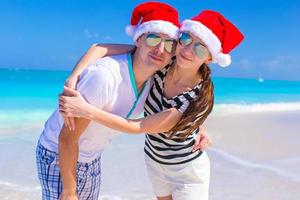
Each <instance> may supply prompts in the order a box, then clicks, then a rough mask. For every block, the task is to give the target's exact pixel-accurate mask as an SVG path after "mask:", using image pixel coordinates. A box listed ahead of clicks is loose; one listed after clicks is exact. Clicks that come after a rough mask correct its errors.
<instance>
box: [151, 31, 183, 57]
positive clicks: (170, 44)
mask: <svg viewBox="0 0 300 200" xmlns="http://www.w3.org/2000/svg"><path fill="white" fill-rule="evenodd" d="M145 41H146V44H147V45H148V46H150V47H156V46H157V45H159V44H160V43H161V42H164V47H165V50H166V51H167V52H168V53H174V51H175V48H176V44H177V43H176V41H175V40H173V39H163V38H161V37H160V36H159V35H157V34H155V33H148V34H146V35H145Z"/></svg>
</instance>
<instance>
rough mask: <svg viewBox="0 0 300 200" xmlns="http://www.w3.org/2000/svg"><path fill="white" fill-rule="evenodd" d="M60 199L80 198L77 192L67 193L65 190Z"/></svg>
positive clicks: (75, 199)
mask: <svg viewBox="0 0 300 200" xmlns="http://www.w3.org/2000/svg"><path fill="white" fill-rule="evenodd" d="M59 200H79V198H78V196H77V195H76V194H67V193H65V192H62V193H61V195H60V197H59Z"/></svg>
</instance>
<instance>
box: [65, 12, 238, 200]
mask: <svg viewBox="0 0 300 200" xmlns="http://www.w3.org/2000/svg"><path fill="white" fill-rule="evenodd" d="M242 40H243V35H242V34H241V33H240V31H239V30H238V29H237V28H236V27H235V26H234V25H233V24H231V23H230V22H229V21H228V20H227V19H225V18H224V17H223V16H222V15H221V14H219V13H217V12H214V11H203V12H201V13H200V14H199V15H197V16H196V17H194V18H192V19H191V20H185V21H184V22H183V23H182V26H181V34H180V37H179V41H178V45H177V48H176V53H175V54H176V59H174V60H173V61H172V63H170V64H169V65H167V66H166V67H165V68H164V69H162V70H161V71H158V72H157V73H156V74H155V75H154V85H153V86H152V88H151V90H150V94H149V96H148V98H147V101H146V104H145V107H144V113H145V117H144V118H140V119H135V120H129V119H124V118H122V117H119V116H116V115H113V114H110V113H107V112H105V111H102V110H100V109H97V108H95V107H93V106H92V105H89V104H88V103H87V102H86V101H85V100H84V98H83V97H82V96H81V95H80V94H79V93H77V92H76V91H74V90H71V89H68V88H66V90H67V91H68V92H71V93H73V94H74V97H66V96H61V97H60V111H61V113H62V114H63V115H64V116H66V117H84V118H87V119H89V120H94V121H96V122H99V123H101V124H103V125H105V126H108V127H110V128H113V129H116V130H119V131H122V132H128V133H134V134H137V133H147V134H146V141H145V149H144V150H145V160H146V165H147V169H148V174H149V177H150V180H151V182H152V185H153V188H154V191H155V193H156V196H157V199H158V200H169V199H174V200H175V199H176V200H177V199H178V200H185V199H186V200H194V199H195V200H196V199H197V200H198V199H208V188H209V176H210V169H209V160H208V157H207V156H206V153H205V152H203V151H196V152H193V151H192V145H193V143H194V139H195V137H196V136H197V134H198V132H199V129H198V127H199V126H200V125H202V124H203V122H204V121H205V119H206V118H207V116H208V115H209V113H210V112H211V111H212V108H213V103H214V95H213V83H212V81H211V78H210V69H209V67H208V64H209V63H211V62H214V63H217V64H219V65H221V66H227V65H229V64H230V56H229V54H228V53H229V52H230V51H231V50H232V49H233V48H235V47H236V46H237V45H238V44H239V43H240V42H241V41H242ZM160 42H161V41H159V40H158V44H159V43H160ZM158 44H157V45H158Z"/></svg>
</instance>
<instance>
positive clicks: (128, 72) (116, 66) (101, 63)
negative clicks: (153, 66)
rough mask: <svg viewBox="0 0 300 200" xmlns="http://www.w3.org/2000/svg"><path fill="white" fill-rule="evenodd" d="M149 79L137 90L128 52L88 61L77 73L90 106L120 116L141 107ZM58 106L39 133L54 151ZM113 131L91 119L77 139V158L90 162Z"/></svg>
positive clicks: (136, 112)
mask: <svg viewBox="0 0 300 200" xmlns="http://www.w3.org/2000/svg"><path fill="white" fill-rule="evenodd" d="M151 83H152V80H148V81H147V82H146V83H145V86H144V89H143V90H142V91H141V92H140V95H139V94H138V91H137V87H136V83H135V79H134V74H133V70H132V61H131V55H130V54H122V55H117V56H111V57H105V58H102V59H99V60H97V61H95V62H94V63H92V64H91V65H90V66H89V67H88V68H87V69H86V70H84V72H83V73H82V74H81V77H80V80H79V82H78V85H77V89H78V91H79V92H80V93H81V94H82V95H83V97H84V98H85V99H86V100H87V101H88V102H89V103H90V104H93V105H94V106H97V107H98V108H101V109H103V110H105V111H108V112H110V113H113V114H117V115H119V116H121V117H133V116H138V115H139V114H140V113H141V112H142V111H143V107H144V103H145V100H146V98H147V95H148V93H149V90H150V86H151ZM63 123H64V122H63V118H62V117H61V115H60V113H59V112H58V110H56V111H54V113H53V114H52V115H51V116H50V118H49V119H48V120H47V122H46V123H45V126H44V130H43V132H42V134H41V136H40V142H41V144H42V145H43V146H44V147H45V148H47V149H49V150H51V151H54V152H58V137H59V134H60V131H61V128H62V126H63ZM116 133H117V131H115V130H112V129H109V128H107V127H105V126H102V125H101V124H99V123H96V122H93V121H91V122H90V124H89V125H88V127H87V128H86V130H85V131H84V132H83V133H82V135H81V137H80V139H79V157H78V161H79V162H91V161H92V160H94V159H95V158H97V157H98V156H99V155H100V154H101V152H102V151H103V149H104V148H105V147H106V146H107V145H108V144H109V142H110V141H111V139H112V138H113V137H114V136H115V135H116Z"/></svg>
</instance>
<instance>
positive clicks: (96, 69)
mask: <svg viewBox="0 0 300 200" xmlns="http://www.w3.org/2000/svg"><path fill="white" fill-rule="evenodd" d="M133 16H135V17H133V18H132V20H131V24H132V25H133V26H135V27H134V29H133V30H132V32H131V33H132V34H133V37H134V38H135V40H136V46H137V48H136V50H135V52H134V53H133V54H132V55H131V54H124V55H118V56H112V57H106V58H103V59H100V60H96V61H95V62H94V63H92V64H91V65H90V66H89V68H88V69H87V70H85V71H84V72H83V73H82V75H81V77H80V80H79V82H78V86H77V89H78V91H79V92H80V93H81V94H82V95H83V96H84V97H85V98H86V100H87V101H89V103H91V104H93V105H95V106H97V107H99V108H101V109H104V110H106V111H109V112H111V113H114V114H118V115H120V116H122V117H130V116H134V115H136V114H138V113H140V112H141V111H142V109H143V105H144V102H145V99H146V97H147V95H148V91H149V89H150V84H151V83H150V82H151V79H150V80H148V79H149V78H150V77H151V76H152V75H153V73H154V72H155V71H157V70H159V69H160V68H162V67H163V66H165V65H166V64H168V63H169V61H170V59H171V57H172V55H173V51H174V49H175V41H174V39H176V38H177V31H178V26H179V21H178V14H177V11H176V10H175V9H174V8H172V7H170V6H169V5H166V4H163V3H158V2H156V3H153V2H149V3H144V4H141V5H139V6H137V7H136V8H135V10H134V12H133ZM141 18H142V21H141V22H140V19H141ZM139 22H140V24H139ZM148 33H156V34H154V35H153V34H148ZM159 38H160V40H161V41H160V42H159V43H158V44H156V43H153V42H154V41H157V39H159ZM153 44H155V45H153ZM75 124H76V129H75V130H70V129H68V128H67V127H66V126H65V125H64V122H63V118H62V117H61V116H60V114H59V112H58V110H56V111H55V112H54V113H53V114H52V116H51V117H50V118H49V119H48V121H47V122H46V124H45V129H44V131H43V133H42V135H41V137H40V140H39V144H38V147H37V164H38V171H39V179H40V181H41V185H42V189H43V199H58V197H59V196H60V199H61V200H71V199H75V200H76V199H78V197H79V198H80V199H98V195H99V189H100V178H101V169H100V161H101V153H102V151H103V150H104V148H105V147H106V146H107V144H109V142H110V140H111V139H112V138H113V136H114V135H115V133H114V131H112V130H109V129H108V128H105V127H103V126H101V125H99V124H97V123H95V122H89V121H88V120H85V119H76V121H75ZM99 130H100V131H99ZM58 152H59V153H58ZM77 162H78V163H77Z"/></svg>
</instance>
